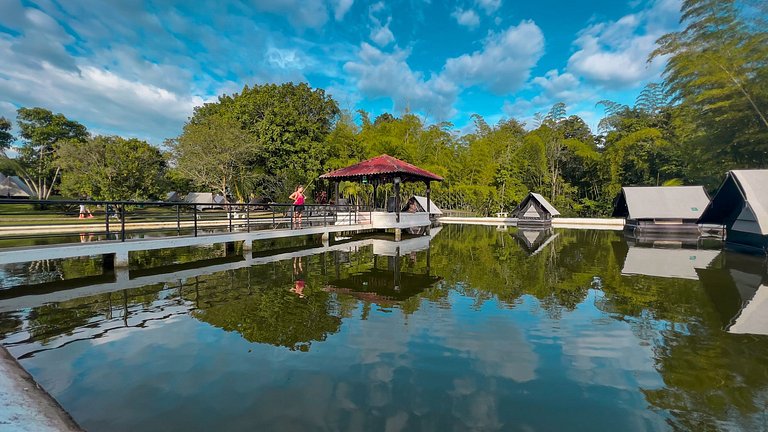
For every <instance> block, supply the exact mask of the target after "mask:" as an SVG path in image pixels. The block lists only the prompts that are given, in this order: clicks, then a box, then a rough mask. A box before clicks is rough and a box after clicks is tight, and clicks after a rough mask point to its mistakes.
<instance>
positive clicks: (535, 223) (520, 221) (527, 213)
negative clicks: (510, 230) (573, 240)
mask: <svg viewBox="0 0 768 432" xmlns="http://www.w3.org/2000/svg"><path fill="white" fill-rule="evenodd" d="M554 216H560V212H559V211H557V209H556V208H555V207H554V206H553V205H552V204H550V203H549V201H547V200H546V199H545V198H544V197H543V196H541V195H539V194H537V193H533V192H530V193H528V196H526V197H525V199H523V201H522V202H521V203H520V205H518V206H517V208H516V209H515V210H514V211H513V212H512V217H516V218H517V226H518V227H524V228H526V227H527V228H548V227H550V226H552V218H553V217H554Z"/></svg>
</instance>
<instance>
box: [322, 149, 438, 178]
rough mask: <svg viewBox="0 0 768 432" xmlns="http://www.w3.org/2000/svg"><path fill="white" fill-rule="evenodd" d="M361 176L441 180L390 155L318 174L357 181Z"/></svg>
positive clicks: (324, 176) (323, 176) (435, 175)
mask: <svg viewBox="0 0 768 432" xmlns="http://www.w3.org/2000/svg"><path fill="white" fill-rule="evenodd" d="M362 177H370V178H372V179H373V178H384V179H390V178H394V177H400V178H401V179H402V181H443V178H442V177H440V176H439V175H437V174H434V173H431V172H429V171H427V170H425V169H421V168H419V167H417V166H415V165H411V164H409V163H408V162H404V161H401V160H400V159H397V158H393V157H392V156H390V155H381V156H376V157H375V158H372V159H368V160H366V161H362V162H360V163H357V164H355V165H351V166H348V167H346V168H340V169H337V170H335V171H331V172H329V173H327V174H323V175H321V176H320V178H321V179H329V180H351V181H358V180H360V179H362Z"/></svg>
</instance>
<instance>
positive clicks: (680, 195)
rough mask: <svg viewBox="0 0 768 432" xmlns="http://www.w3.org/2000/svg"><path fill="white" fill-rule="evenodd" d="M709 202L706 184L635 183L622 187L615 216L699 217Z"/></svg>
mask: <svg viewBox="0 0 768 432" xmlns="http://www.w3.org/2000/svg"><path fill="white" fill-rule="evenodd" d="M708 204H709V197H708V196H707V192H706V191H705V190H704V186H633V187H623V188H621V193H620V194H619V198H618V200H617V202H616V206H615V208H614V210H613V216H614V217H626V218H627V219H698V218H699V217H700V216H701V215H702V213H703V212H704V209H705V208H706V207H707V205H708Z"/></svg>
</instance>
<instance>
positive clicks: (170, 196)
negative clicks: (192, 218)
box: [165, 192, 183, 202]
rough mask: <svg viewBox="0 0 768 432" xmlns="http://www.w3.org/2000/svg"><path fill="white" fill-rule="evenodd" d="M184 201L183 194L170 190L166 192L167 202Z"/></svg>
mask: <svg viewBox="0 0 768 432" xmlns="http://www.w3.org/2000/svg"><path fill="white" fill-rule="evenodd" d="M179 201H183V200H182V199H181V195H179V193H178V192H168V193H167V194H165V202H179Z"/></svg>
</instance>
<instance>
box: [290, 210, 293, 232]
mask: <svg viewBox="0 0 768 432" xmlns="http://www.w3.org/2000/svg"><path fill="white" fill-rule="evenodd" d="M293 207H294V206H291V211H290V212H291V229H293Z"/></svg>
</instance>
